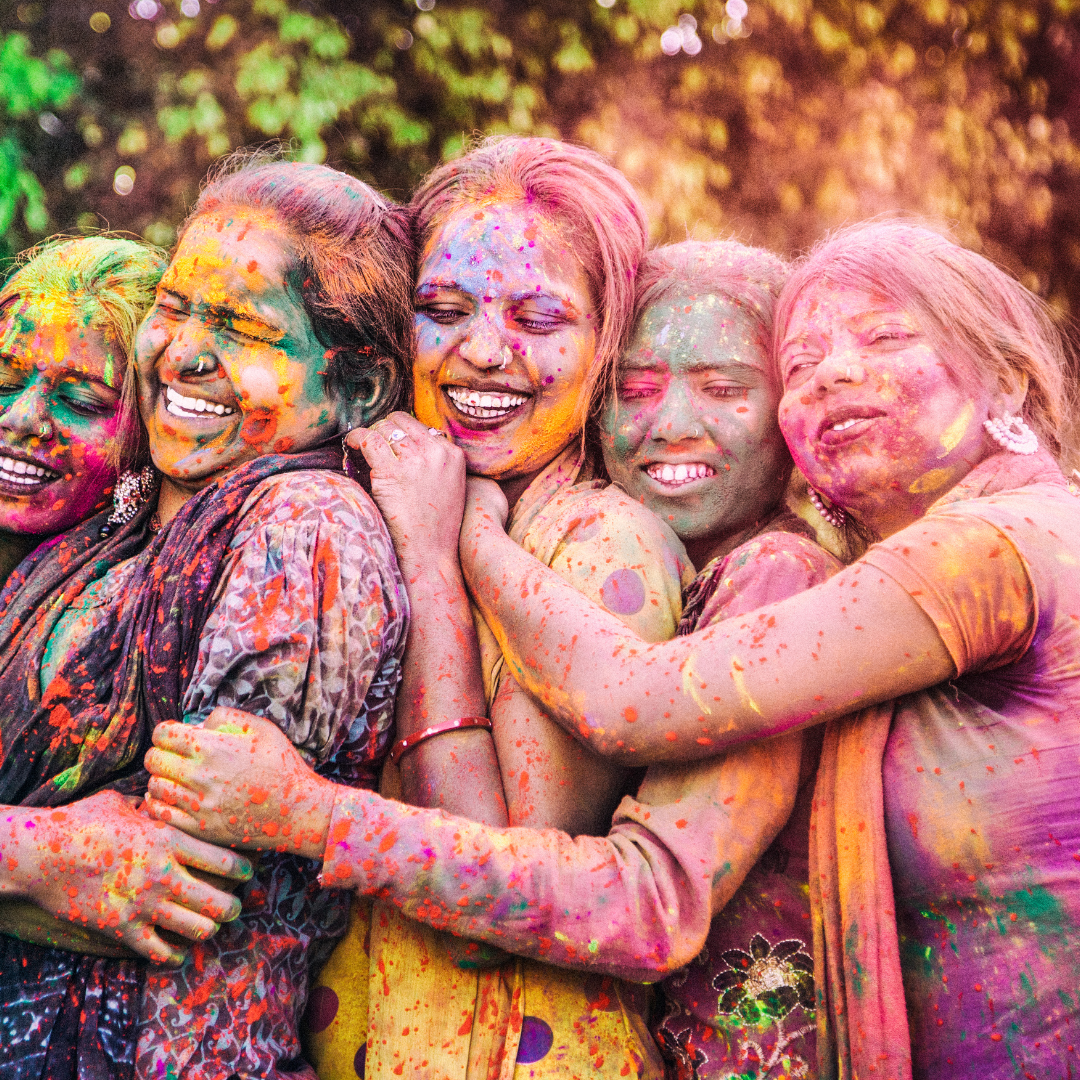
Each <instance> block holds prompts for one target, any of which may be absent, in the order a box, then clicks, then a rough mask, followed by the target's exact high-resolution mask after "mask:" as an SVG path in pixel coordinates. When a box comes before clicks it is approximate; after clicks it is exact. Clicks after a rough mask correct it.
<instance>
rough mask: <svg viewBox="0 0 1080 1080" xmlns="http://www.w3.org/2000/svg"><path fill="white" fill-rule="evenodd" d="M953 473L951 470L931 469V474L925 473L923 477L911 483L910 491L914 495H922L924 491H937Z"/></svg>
mask: <svg viewBox="0 0 1080 1080" xmlns="http://www.w3.org/2000/svg"><path fill="white" fill-rule="evenodd" d="M951 471H952V470H950V469H931V470H930V471H929V472H924V473H923V474H922V476H919V477H916V478H915V479H914V480H913V481H912V482H911V486H910V487H909V488H908V491H909V492H910V493H911V494H912V495H921V494H922V493H923V492H924V491H936V490H937V489H938V488H940V487H942V486H943V485H944V484H945V482H946V481H947V480H948V479H949V476H950V474H951Z"/></svg>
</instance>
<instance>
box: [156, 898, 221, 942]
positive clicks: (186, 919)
mask: <svg viewBox="0 0 1080 1080" xmlns="http://www.w3.org/2000/svg"><path fill="white" fill-rule="evenodd" d="M232 899H233V900H236V898H235V897H233V898H232ZM236 909H237V912H238V913H239V910H240V901H239V900H236ZM234 918H235V916H234ZM154 925H155V926H159V927H161V928H162V929H163V930H171V931H172V932H173V933H174V934H179V935H180V936H181V937H186V938H188V939H189V940H190V941H203V940H205V939H206V938H208V937H213V936H214V935H215V934H216V933H217V932H218V931H219V930H220V929H221V923H219V922H217V921H216V920H215V919H209V918H207V917H206V916H205V915H200V914H199V913H198V912H196V911H192V910H191V909H190V908H188V907H182V906H181V905H180V904H174V903H172V902H171V901H169V900H164V901H162V903H161V906H160V907H159V908H158V909H157V911H155V912H154Z"/></svg>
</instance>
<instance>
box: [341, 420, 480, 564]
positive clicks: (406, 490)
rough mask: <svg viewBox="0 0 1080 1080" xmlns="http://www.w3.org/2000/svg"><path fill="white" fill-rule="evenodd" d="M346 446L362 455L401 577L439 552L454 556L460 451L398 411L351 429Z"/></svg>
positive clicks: (461, 486)
mask: <svg viewBox="0 0 1080 1080" xmlns="http://www.w3.org/2000/svg"><path fill="white" fill-rule="evenodd" d="M402 435H404V438H402V437H401V436H402ZM345 445H346V447H347V448H348V449H349V450H351V451H353V452H355V451H356V450H359V451H360V452H361V453H363V455H364V458H365V459H366V461H367V463H368V465H369V466H370V467H371V495H372V498H373V499H374V500H375V503H376V505H377V506H378V507H379V510H380V511H381V512H382V515H383V518H384V519H385V520H386V525H387V528H389V530H390V536H391V537H392V539H393V541H394V548H395V550H396V551H397V556H398V560H399V561H400V562H401V563H402V565H403V566H404V567H405V568H406V576H408V573H409V571H410V570H412V569H417V570H419V569H422V568H423V567H424V566H426V565H429V564H430V563H431V561H432V560H433V559H436V560H437V559H438V558H439V557H440V556H441V557H444V558H450V559H453V560H456V559H457V546H458V533H459V531H460V528H461V513H462V509H463V507H464V503H465V455H464V454H463V453H462V452H461V451H460V450H459V449H458V448H457V447H456V446H455V445H454V444H453V443H452V442H451V441H450V440H449V439H448V438H446V437H444V436H441V435H432V433H431V431H430V429H429V428H427V427H425V426H424V425H423V424H421V423H420V422H419V421H418V420H416V419H415V418H413V417H411V416H409V415H408V414H407V413H403V412H396V413H391V414H390V416H388V417H386V418H385V419H384V420H380V421H379V422H378V423H377V424H376V425H375V426H374V427H372V428H357V429H355V430H354V431H352V432H350V433H349V435H348V437H347V439H346V440H345Z"/></svg>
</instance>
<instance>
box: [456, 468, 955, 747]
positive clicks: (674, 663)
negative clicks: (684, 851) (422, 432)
mask: <svg viewBox="0 0 1080 1080" xmlns="http://www.w3.org/2000/svg"><path fill="white" fill-rule="evenodd" d="M471 490H472V492H473V493H475V495H474V494H471V495H470V502H469V506H468V507H467V508H466V517H465V523H464V526H463V529H462V533H461V558H462V568H463V569H464V571H465V576H466V581H467V583H468V584H469V586H470V589H471V591H472V594H473V596H474V599H475V600H476V602H477V603H478V604H479V606H480V608H481V610H482V611H483V612H484V614H485V617H486V618H487V619H488V621H489V624H490V625H491V626H492V628H493V630H495V633H496V635H497V636H498V638H499V643H500V645H501V646H502V650H503V654H504V656H505V657H506V659H507V663H508V664H509V665H510V668H511V670H512V671H513V673H514V675H515V677H516V678H517V680H518V681H519V682H520V683H521V685H522V686H523V687H524V688H525V689H527V690H528V691H529V692H530V693H531V694H533V695H534V696H535V697H536V698H537V699H538V700H539V701H541V702H542V703H543V704H544V706H545V710H546V711H547V712H548V713H549V715H551V716H552V717H553V718H555V719H557V720H558V721H559V723H561V724H562V725H563V727H564V728H566V730H567V731H570V732H571V733H573V734H575V735H576V736H577V737H578V738H579V739H580V740H581V741H582V742H584V743H586V744H587V745H588V746H590V747H591V748H592V749H593V750H595V751H596V752H597V753H598V754H601V755H604V756H608V757H613V758H616V759H618V760H622V761H624V762H627V763H630V762H633V763H639V764H643V765H644V764H651V763H653V762H659V761H690V760H695V759H698V758H703V757H707V756H709V755H711V754H715V753H717V752H718V751H719V750H722V749H724V748H725V747H730V746H734V745H737V744H740V743H745V742H747V741H750V740H754V739H760V738H766V737H769V736H772V735H776V734H779V733H782V732H787V731H791V730H795V729H798V728H803V727H806V726H808V725H811V724H815V723H821V722H823V721H825V720H829V719H831V718H833V717H837V716H843V715H845V714H846V713H850V712H853V711H855V710H857V709H859V708H862V707H863V706H866V705H869V704H873V703H875V702H880V701H885V700H888V699H890V698H894V697H899V696H901V695H903V694H907V693H912V692H914V691H916V690H921V689H923V688H925V687H928V686H933V685H934V684H936V683H939V682H941V681H943V680H945V679H947V678H949V677H951V676H952V675H953V674H954V673H955V668H954V665H953V661H952V658H951V656H950V655H949V652H948V650H947V649H946V647H945V644H944V642H943V641H942V639H941V637H940V635H939V634H938V632H937V630H936V628H935V627H934V624H933V623H932V622H931V620H930V619H929V618H928V617H927V615H926V614H925V613H924V612H923V610H922V609H921V608H920V607H919V605H918V604H917V603H916V602H915V601H914V600H912V598H911V597H910V596H909V595H908V594H907V592H905V590H904V589H902V588H901V587H900V586H899V585H897V584H896V583H895V582H894V581H892V580H891V579H890V578H887V577H885V576H884V575H883V574H880V573H879V572H878V571H876V570H874V569H873V568H872V567H869V566H866V565H865V564H859V563H856V564H855V565H854V566H853V567H851V568H849V569H848V570H846V571H844V572H843V573H840V574H838V575H837V576H836V577H834V578H832V579H830V580H829V581H827V582H824V583H823V584H821V585H818V586H816V587H815V588H813V589H810V590H809V591H807V592H804V593H800V594H799V595H797V596H794V597H791V598H790V599H788V600H784V601H783V602H781V603H777V604H772V605H769V606H768V607H765V608H762V609H760V610H759V611H757V612H754V613H753V614H751V615H747V616H745V617H740V618H734V619H730V620H727V621H726V622H724V623H721V624H719V625H717V626H714V627H712V628H710V629H707V630H704V631H701V632H699V633H697V634H692V635H689V636H687V637H682V638H675V639H674V640H672V641H669V642H664V643H659V644H651V645H647V644H644V643H643V642H642V641H641V639H640V638H639V637H637V635H635V634H633V633H630V632H629V631H627V629H626V628H625V627H624V626H623V625H622V624H621V623H620V621H619V620H618V619H616V618H615V617H614V616H612V615H610V614H608V612H606V611H604V610H602V609H601V608H598V607H596V606H595V605H592V604H588V603H583V602H582V598H581V597H580V596H579V595H578V594H577V593H576V592H575V590H573V589H572V588H570V587H569V586H567V585H566V583H565V582H563V581H562V580H561V579H560V578H559V577H558V576H557V575H556V574H554V573H552V572H551V571H550V570H549V569H548V568H547V567H545V566H543V565H542V564H541V563H539V562H538V561H537V560H535V559H533V558H531V557H530V556H529V555H528V554H527V553H526V552H524V551H522V550H521V549H520V548H519V547H518V546H517V545H516V544H514V543H513V541H511V540H510V539H509V538H508V537H507V536H506V534H505V533H504V532H503V530H502V528H501V527H500V525H499V522H498V518H497V516H493V514H492V513H491V512H490V510H489V509H488V508H487V506H485V502H484V499H483V490H482V488H479V487H474V488H472V489H471Z"/></svg>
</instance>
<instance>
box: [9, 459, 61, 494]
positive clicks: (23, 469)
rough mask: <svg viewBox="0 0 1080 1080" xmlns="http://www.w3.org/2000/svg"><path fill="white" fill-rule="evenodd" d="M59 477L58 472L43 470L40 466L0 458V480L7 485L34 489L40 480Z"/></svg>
mask: <svg viewBox="0 0 1080 1080" xmlns="http://www.w3.org/2000/svg"><path fill="white" fill-rule="evenodd" d="M59 476H60V474H59V473H58V472H53V471H52V470H51V469H43V468H42V467H41V466H40V465H32V464H31V463H30V462H28V461H22V460H18V459H16V458H11V457H0V480H4V481H6V482H7V483H9V484H22V485H23V486H28V487H34V486H35V485H37V484H40V483H41V481H42V480H56V479H58V478H59Z"/></svg>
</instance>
